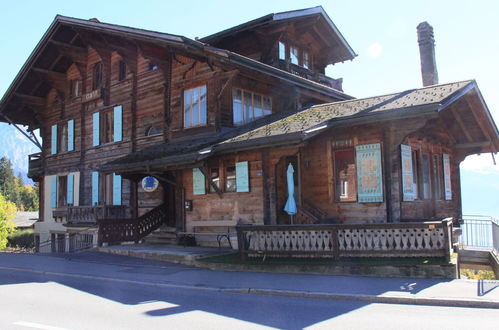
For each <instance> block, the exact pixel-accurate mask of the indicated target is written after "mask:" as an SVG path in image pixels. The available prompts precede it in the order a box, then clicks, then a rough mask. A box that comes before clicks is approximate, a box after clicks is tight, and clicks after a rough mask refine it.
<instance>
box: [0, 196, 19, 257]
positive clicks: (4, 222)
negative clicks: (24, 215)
mask: <svg viewBox="0 0 499 330" xmlns="http://www.w3.org/2000/svg"><path fill="white" fill-rule="evenodd" d="M15 216H16V205H15V204H14V203H12V202H9V201H7V200H6V199H5V197H3V196H2V195H1V194H0V250H1V249H5V247H6V246H7V237H8V236H9V234H11V233H13V232H14V231H15V226H14V223H13V222H12V218H14V217H15Z"/></svg>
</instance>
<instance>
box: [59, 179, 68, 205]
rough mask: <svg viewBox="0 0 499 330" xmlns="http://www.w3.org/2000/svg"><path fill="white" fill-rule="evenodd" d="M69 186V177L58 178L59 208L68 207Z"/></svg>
mask: <svg viewBox="0 0 499 330" xmlns="http://www.w3.org/2000/svg"><path fill="white" fill-rule="evenodd" d="M67 186H68V177H67V176H58V177H57V207H65V206H67V198H68V195H67Z"/></svg>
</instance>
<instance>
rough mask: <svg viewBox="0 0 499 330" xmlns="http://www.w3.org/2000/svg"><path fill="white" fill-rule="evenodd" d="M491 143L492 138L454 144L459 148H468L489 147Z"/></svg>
mask: <svg viewBox="0 0 499 330" xmlns="http://www.w3.org/2000/svg"><path fill="white" fill-rule="evenodd" d="M490 145H491V142H490V140H487V141H478V142H468V143H457V144H455V145H454V147H455V148H457V149H467V148H479V147H489V146H490Z"/></svg>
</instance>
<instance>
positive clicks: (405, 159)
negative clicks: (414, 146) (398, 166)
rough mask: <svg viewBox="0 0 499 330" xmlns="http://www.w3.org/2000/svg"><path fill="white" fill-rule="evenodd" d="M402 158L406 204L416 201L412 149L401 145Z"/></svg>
mask: <svg viewBox="0 0 499 330" xmlns="http://www.w3.org/2000/svg"><path fill="white" fill-rule="evenodd" d="M400 158H401V160H402V198H403V200H404V201H405V202H407V201H413V200H415V199H416V193H415V189H414V188H415V187H414V181H413V178H414V174H413V170H414V169H413V168H412V150H411V147H409V146H406V145H403V144H401V145H400Z"/></svg>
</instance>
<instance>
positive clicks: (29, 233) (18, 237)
mask: <svg viewBox="0 0 499 330" xmlns="http://www.w3.org/2000/svg"><path fill="white" fill-rule="evenodd" d="M7 239H8V241H9V243H8V246H9V247H12V248H20V249H33V248H34V247H35V232H34V230H33V229H26V230H18V231H16V232H15V233H13V234H10V235H9V237H8V238H7Z"/></svg>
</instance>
